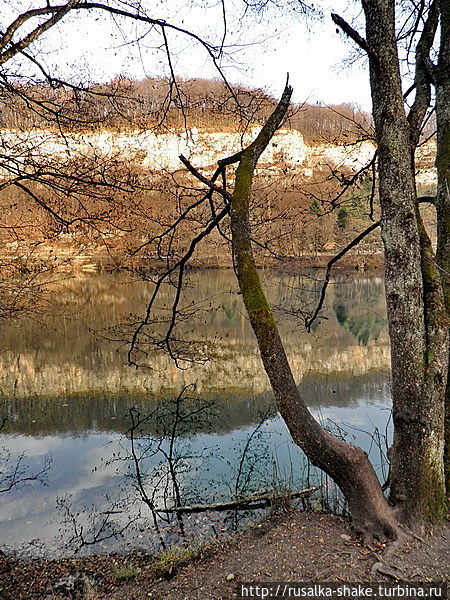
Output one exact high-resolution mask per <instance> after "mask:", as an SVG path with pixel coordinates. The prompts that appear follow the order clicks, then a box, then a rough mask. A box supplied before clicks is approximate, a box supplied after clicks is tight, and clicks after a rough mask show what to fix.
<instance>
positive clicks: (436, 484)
mask: <svg viewBox="0 0 450 600" xmlns="http://www.w3.org/2000/svg"><path fill="white" fill-rule="evenodd" d="M363 8H364V12H365V16H366V40H367V44H368V46H369V47H370V48H371V50H372V54H371V55H369V64H370V83H371V92H372V104H373V117H374V122H375V129H376V137H377V143H378V154H379V191H380V204H381V222H382V238H383V243H384V253H385V281H386V283H385V285H386V301H387V312H388V323H389V334H390V339H391V355H392V359H391V364H392V395H393V421H394V439H393V446H392V449H391V453H390V456H391V478H390V500H391V502H392V503H393V504H394V505H396V507H397V508H398V514H399V516H400V518H401V520H402V521H403V522H404V523H406V524H407V525H408V526H410V527H417V526H418V525H420V524H422V522H423V521H424V520H428V519H430V520H435V519H440V518H442V517H443V515H444V512H445V486H444V477H443V473H444V468H443V439H444V432H443V423H444V417H443V415H444V390H445V382H446V376H447V373H446V371H447V361H448V339H447V338H448V332H447V318H446V313H445V310H444V305H443V295H442V287H441V284H440V276H439V273H438V270H437V268H436V265H435V260H434V255H433V250H432V247H431V243H430V240H429V238H428V235H427V233H426V231H425V228H424V226H423V223H422V220H421V217H420V213H419V210H418V202H417V193H416V188H415V170H414V152H415V145H416V143H417V141H416V139H417V136H416V135H415V133H416V132H415V131H412V128H411V124H410V122H409V121H408V119H407V117H406V113H405V109H404V103H403V96H402V88H401V76H400V69H399V59H398V51H397V42H396V35H395V7H394V1H393V0H363Z"/></svg>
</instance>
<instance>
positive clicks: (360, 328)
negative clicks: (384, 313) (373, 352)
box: [334, 304, 386, 346]
mask: <svg viewBox="0 0 450 600" xmlns="http://www.w3.org/2000/svg"><path fill="white" fill-rule="evenodd" d="M334 312H335V314H336V319H337V321H338V323H339V324H340V325H341V326H342V327H343V328H344V329H347V330H348V331H349V332H350V333H351V334H352V335H353V337H354V338H355V339H356V340H357V342H358V344H359V345H360V346H367V344H368V343H369V342H370V341H374V342H376V341H377V340H378V338H379V337H380V334H381V332H382V331H383V329H384V328H385V327H386V320H385V319H383V318H382V317H380V315H378V314H377V313H374V312H370V311H369V310H367V311H366V312H363V313H361V314H352V315H349V314H348V309H347V307H346V306H344V305H342V304H335V306H334Z"/></svg>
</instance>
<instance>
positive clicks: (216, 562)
mask: <svg viewBox="0 0 450 600" xmlns="http://www.w3.org/2000/svg"><path fill="white" fill-rule="evenodd" d="M449 540H450V528H449V526H448V525H447V526H441V527H439V528H437V529H435V530H434V531H429V532H427V534H426V535H425V536H424V537H423V539H422V540H420V539H417V538H412V539H409V540H407V541H405V542H403V543H402V544H401V545H400V546H399V547H398V548H395V549H394V550H393V551H392V550H390V551H388V552H392V555H390V556H389V555H388V552H387V550H386V549H385V548H384V547H383V546H382V545H381V544H379V545H373V546H372V547H370V548H365V547H363V546H361V544H360V542H359V540H358V539H357V538H355V536H354V535H353V533H352V531H351V529H350V526H349V523H348V521H346V520H345V519H343V518H340V517H335V516H331V515H324V514H319V513H302V512H286V513H282V514H280V515H277V516H275V517H272V518H271V519H268V520H266V521H264V522H262V523H260V524H257V525H255V526H252V527H251V528H250V529H248V530H247V531H246V532H245V533H244V534H241V535H240V536H238V537H236V538H234V539H233V540H230V541H229V542H226V543H217V544H213V545H210V546H207V547H205V548H204V549H203V550H197V551H196V552H190V551H180V550H179V551H178V552H168V553H166V554H165V555H163V556H162V557H161V558H160V559H159V560H157V559H156V558H155V557H151V556H142V555H141V556H118V555H114V556H100V557H98V556H97V557H91V558H89V559H77V560H73V559H71V560H63V561H51V562H46V561H35V562H31V563H30V562H29V563H25V562H21V561H17V560H14V559H12V558H8V557H6V556H5V555H2V556H0V598H1V600H35V599H36V600H37V599H39V600H62V598H64V597H68V596H64V595H63V594H64V593H65V592H64V589H62V588H61V582H62V584H63V585H64V582H66V583H68V584H69V585H70V582H71V581H72V582H73V581H74V580H76V579H78V580H80V581H83V580H84V581H85V582H87V583H86V585H85V587H86V590H87V594H81V595H79V596H76V595H72V596H71V597H79V598H83V597H84V598H89V600H144V599H147V598H153V599H158V600H162V599H166V600H230V599H232V598H234V597H235V596H236V589H237V587H238V585H239V583H240V582H267V583H270V582H277V581H291V582H308V581H319V582H327V581H341V582H345V581H347V582H371V581H372V582H373V581H377V582H381V581H386V582H387V581H400V582H402V581H407V582H429V581H434V582H437V581H448V579H449V564H450V543H449ZM180 556H181V557H184V561H183V560H181V561H180ZM71 575H72V576H73V577H72V578H70V576H71ZM83 585H84V584H82V583H80V587H83ZM58 586H59V587H58ZM61 589H62V591H61ZM58 590H60V591H58ZM69 597H70V596H69Z"/></svg>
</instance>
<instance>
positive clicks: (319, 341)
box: [0, 271, 389, 398]
mask: <svg viewBox="0 0 450 600" xmlns="http://www.w3.org/2000/svg"><path fill="white" fill-rule="evenodd" d="M263 275H264V278H265V280H266V287H267V291H268V295H269V298H270V299H271V301H272V302H273V303H274V304H275V305H277V306H278V307H282V308H283V307H284V308H286V307H287V308H292V307H294V308H299V307H300V308H303V309H304V308H305V307H307V306H309V307H311V306H313V305H314V304H315V302H316V301H317V290H318V284H317V283H314V282H313V281H312V280H309V279H305V278H302V277H298V276H292V275H289V276H284V275H280V274H277V273H268V272H264V274H263ZM315 277H316V278H317V274H316V275H315ZM190 279H191V287H189V288H188V289H187V291H186V295H185V299H184V302H185V304H186V305H188V304H190V303H191V302H196V303H197V305H198V303H199V302H200V301H201V300H202V303H201V306H202V308H203V309H204V310H202V311H199V312H198V313H197V314H196V315H195V316H194V317H193V318H192V319H191V320H190V323H189V326H190V327H189V329H187V330H186V332H185V335H186V336H187V337H188V338H189V337H190V338H191V339H194V338H195V339H196V340H199V339H201V340H202V343H203V344H204V345H205V347H206V346H207V347H208V350H209V352H210V357H209V360H207V361H206V363H205V364H197V365H195V366H194V367H193V368H191V369H188V370H184V371H180V370H179V369H177V368H176V367H175V366H174V365H173V363H172V362H171V361H170V359H168V358H167V357H166V356H164V355H161V354H156V353H154V352H150V354H149V358H148V364H149V365H150V366H151V369H139V370H137V371H136V370H135V369H131V368H129V367H127V366H126V356H125V352H121V351H117V346H118V344H117V343H113V342H106V341H105V340H104V339H102V335H99V332H100V333H101V334H104V333H105V332H106V330H107V328H108V327H111V326H114V325H117V324H118V323H121V322H122V321H125V320H127V319H128V318H129V317H128V316H129V315H130V314H139V315H142V314H143V312H144V309H145V302H146V300H147V298H148V295H149V287H148V284H145V283H144V282H142V281H134V282H130V281H127V279H126V278H125V276H124V275H121V274H114V275H107V274H97V275H93V276H90V277H86V276H83V277H82V278H79V279H74V280H71V281H68V282H66V284H65V291H64V293H63V292H61V291H59V292H58V295H57V298H58V300H57V302H58V305H57V306H55V310H54V311H53V315H54V316H53V318H49V319H47V321H46V323H44V324H43V323H37V322H25V321H24V322H23V323H22V324H21V326H20V327H16V326H15V327H14V328H11V329H9V330H6V331H5V332H4V336H3V340H4V349H3V352H2V355H1V356H0V362H1V364H0V368H1V369H2V376H1V382H0V394H1V395H2V396H5V397H10V396H16V397H22V398H23V397H26V396H35V395H42V396H58V395H64V394H66V395H68V394H79V393H89V394H90V393H92V392H93V391H95V392H98V393H106V394H114V395H116V396H121V395H122V394H123V395H131V396H133V395H142V394H149V395H162V394H164V393H167V392H170V391H172V392H177V391H179V390H180V388H181V387H182V386H183V385H186V384H188V383H192V382H196V384H197V389H198V390H199V391H202V392H206V391H208V390H209V391H211V392H213V393H214V392H215V391H217V390H227V392H228V391H232V390H233V388H237V389H240V390H248V391H249V392H251V393H253V394H256V393H262V392H264V391H266V390H268V389H269V385H268V381H267V379H266V376H265V374H264V372H263V370H262V366H261V361H260V358H259V355H258V352H257V349H256V345H255V342H254V338H253V333H252V332H251V330H250V327H249V324H248V322H247V319H246V318H245V316H244V311H243V309H242V305H241V303H240V298H239V296H237V294H236V285H235V280H234V275H233V273H232V272H230V271H207V272H205V271H203V272H197V273H193V274H191V278H190ZM171 292H173V290H168V291H167V295H166V297H165V298H164V299H163V301H162V303H163V304H164V302H168V300H169V294H170V293H171ZM328 306H329V308H328V309H327V310H325V312H324V314H325V316H326V317H327V318H326V319H322V321H321V324H320V326H316V327H315V328H314V333H313V334H307V333H305V332H304V331H303V330H302V326H301V320H299V321H297V322H296V321H295V320H294V319H292V317H289V318H287V317H283V316H282V314H280V329H281V333H282V335H283V338H284V340H285V343H286V347H287V351H288V354H289V358H290V360H291V364H292V368H293V371H294V374H295V376H296V378H297V379H298V380H299V381H300V380H301V379H302V377H303V376H304V375H305V374H306V373H308V372H317V373H324V374H327V373H328V374H332V373H352V374H355V375H362V374H364V373H367V372H368V371H371V370H380V369H388V367H389V342H388V337H387V330H386V326H385V321H384V314H385V309H384V294H383V282H382V279H381V278H369V277H353V276H352V277H344V276H341V278H340V280H339V281H337V282H335V284H334V285H332V286H330V291H329V295H328ZM161 310H163V308H161ZM93 332H96V333H93Z"/></svg>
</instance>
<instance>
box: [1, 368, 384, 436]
mask: <svg viewBox="0 0 450 600" xmlns="http://www.w3.org/2000/svg"><path fill="white" fill-rule="evenodd" d="M299 388H300V392H301V393H302V395H303V396H304V398H305V400H306V401H307V403H308V405H309V406H310V407H311V408H325V407H354V406H356V405H357V403H358V402H359V401H360V400H361V399H365V400H368V401H370V402H373V403H375V404H386V402H387V401H388V399H389V397H390V391H389V384H388V380H387V376H386V373H382V372H371V373H367V374H366V375H363V376H359V377H355V376H351V375H337V376H336V375H328V376H324V375H322V374H310V375H307V376H305V377H304V379H303V380H302V382H301V383H300V386H299ZM201 398H202V400H203V399H204V401H205V404H206V403H210V402H213V408H212V410H211V411H208V412H207V413H205V414H204V415H202V416H201V423H200V426H198V424H197V425H196V432H199V431H202V432H205V433H207V432H210V431H214V432H215V433H227V432H230V431H233V430H235V429H239V428H241V427H244V426H249V425H256V424H257V423H259V422H260V421H261V418H262V416H268V415H269V414H270V413H275V404H274V401H273V398H272V396H271V395H270V394H269V393H264V394H259V395H257V396H251V395H249V394H245V393H243V392H241V393H239V394H232V393H229V394H226V395H224V394H221V395H219V394H217V395H212V394H207V395H205V396H201ZM161 402H164V399H161V398H154V397H153V398H152V397H150V396H149V397H145V396H142V395H140V396H136V395H128V394H121V395H114V396H111V395H99V394H97V395H77V396H70V397H64V396H61V397H58V398H49V397H47V398H46V397H34V398H33V397H29V398H20V397H16V398H10V399H4V400H3V401H2V412H3V414H4V416H6V417H7V424H6V427H5V430H4V433H21V434H25V435H33V436H43V435H56V434H58V435H68V436H73V435H85V434H86V433H87V432H88V431H106V432H118V433H124V432H125V431H126V430H127V429H128V428H129V427H130V420H129V410H130V408H131V407H135V408H137V409H138V410H139V412H140V413H141V414H142V415H151V414H152V413H154V411H155V408H156V407H157V406H158V404H159V403H161ZM147 425H148V430H149V431H150V432H153V433H157V425H156V421H155V419H154V418H153V419H152V417H150V419H149V421H148V423H147Z"/></svg>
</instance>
